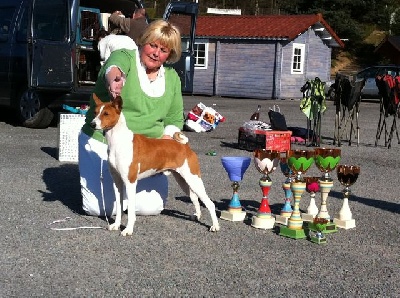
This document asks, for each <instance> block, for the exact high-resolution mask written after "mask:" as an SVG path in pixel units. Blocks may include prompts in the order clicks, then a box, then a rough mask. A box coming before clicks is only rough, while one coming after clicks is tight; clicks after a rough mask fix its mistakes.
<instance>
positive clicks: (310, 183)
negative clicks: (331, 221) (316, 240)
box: [301, 177, 319, 222]
mask: <svg viewBox="0 0 400 298" xmlns="http://www.w3.org/2000/svg"><path fill="white" fill-rule="evenodd" d="M304 179H305V181H306V191H307V192H308V193H309V194H310V203H309V204H308V207H307V213H302V214H301V218H302V219H303V221H307V222H312V221H314V218H315V217H316V215H317V214H318V207H317V204H315V193H316V192H318V191H319V184H318V181H319V177H304Z"/></svg>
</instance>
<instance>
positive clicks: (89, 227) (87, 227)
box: [48, 216, 107, 231]
mask: <svg viewBox="0 0 400 298" xmlns="http://www.w3.org/2000/svg"><path fill="white" fill-rule="evenodd" d="M70 220H72V218H71V217H69V216H67V217H66V218H64V219H58V220H55V221H53V222H51V223H49V224H48V225H49V226H51V225H53V224H57V223H60V222H66V221H70ZM79 229H104V230H107V229H106V228H104V227H95V226H80V227H73V228H53V227H51V228H50V230H53V231H73V230H79Z"/></svg>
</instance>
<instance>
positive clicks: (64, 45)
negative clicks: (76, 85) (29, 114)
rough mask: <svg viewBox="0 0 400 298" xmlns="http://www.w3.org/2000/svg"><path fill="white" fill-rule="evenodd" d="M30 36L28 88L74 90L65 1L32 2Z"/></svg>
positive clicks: (39, 0) (67, 6)
mask: <svg viewBox="0 0 400 298" xmlns="http://www.w3.org/2000/svg"><path fill="white" fill-rule="evenodd" d="M32 2H33V7H32V10H31V11H32V21H31V32H30V34H31V36H30V43H31V44H30V47H29V48H30V59H31V61H30V86H31V87H34V88H37V89H42V88H46V89H55V90H70V89H72V86H73V61H72V56H73V54H72V46H71V43H70V25H69V19H70V8H69V1H68V0H51V1H49V0H35V1H32Z"/></svg>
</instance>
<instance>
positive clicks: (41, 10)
mask: <svg viewBox="0 0 400 298" xmlns="http://www.w3.org/2000/svg"><path fill="white" fill-rule="evenodd" d="M138 7H143V4H142V2H141V1H140V0H51V1H49V0H0V105H2V106H9V107H12V108H13V109H14V110H15V111H16V114H17V115H16V116H17V117H18V119H19V120H20V122H21V124H22V125H24V126H26V127H31V128H45V127H47V126H48V125H49V124H50V123H51V121H52V119H53V117H54V112H55V110H57V109H59V108H60V107H61V106H62V104H67V105H70V106H80V105H82V104H87V103H88V100H89V96H90V94H91V92H92V90H93V86H94V84H95V81H96V79H97V73H98V71H99V69H100V67H99V66H100V58H99V54H98V52H97V51H96V49H95V48H94V37H95V36H96V34H97V32H98V30H99V29H100V28H101V27H102V26H104V25H105V24H103V23H104V22H106V20H107V17H108V15H109V14H110V13H112V12H114V11H116V10H120V11H122V13H123V14H124V15H126V16H131V15H132V13H133V12H134V10H135V9H136V8H138ZM197 13H198V5H197V3H193V2H180V1H171V2H170V3H169V4H168V5H167V7H166V10H165V14H164V19H168V20H169V21H170V22H174V21H173V20H177V21H179V22H178V23H177V25H178V26H179V28H180V29H181V32H182V37H183V38H184V39H185V41H184V42H183V43H182V45H184V46H183V47H184V48H183V49H182V50H183V53H182V57H181V61H178V62H177V63H175V64H174V65H173V67H174V68H175V69H176V70H177V72H178V74H179V75H180V77H181V81H182V92H184V93H191V92H192V90H193V72H194V57H193V43H194V36H195V25H196V19H197ZM182 26H186V27H187V28H183V27H182Z"/></svg>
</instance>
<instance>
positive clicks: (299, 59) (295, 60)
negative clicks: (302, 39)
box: [292, 43, 305, 74]
mask: <svg viewBox="0 0 400 298" xmlns="http://www.w3.org/2000/svg"><path fill="white" fill-rule="evenodd" d="M304 60H305V45H304V44H300V43H294V44H293V56H292V74H296V73H297V74H302V73H303V68H304Z"/></svg>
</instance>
